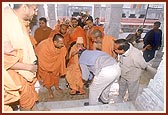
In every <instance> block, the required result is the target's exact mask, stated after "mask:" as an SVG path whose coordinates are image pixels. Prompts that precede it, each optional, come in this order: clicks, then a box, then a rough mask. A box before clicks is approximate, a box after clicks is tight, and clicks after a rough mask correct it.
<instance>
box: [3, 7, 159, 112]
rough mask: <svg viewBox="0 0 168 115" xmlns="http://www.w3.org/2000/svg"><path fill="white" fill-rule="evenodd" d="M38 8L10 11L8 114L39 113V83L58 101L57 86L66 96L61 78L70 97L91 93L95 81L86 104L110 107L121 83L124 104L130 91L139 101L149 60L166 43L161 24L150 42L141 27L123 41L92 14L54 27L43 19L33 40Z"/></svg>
mask: <svg viewBox="0 0 168 115" xmlns="http://www.w3.org/2000/svg"><path fill="white" fill-rule="evenodd" d="M37 10H38V7H37V5H35V4H14V7H13V8H10V7H6V8H5V9H4V13H3V22H2V23H3V26H2V31H3V36H2V37H3V44H4V45H3V47H4V51H3V54H4V66H3V67H2V68H3V69H2V70H3V73H4V76H3V77H4V84H3V85H4V110H5V111H13V110H14V106H15V105H19V107H20V110H21V111H38V108H37V105H36V103H37V102H38V93H37V92H36V90H35V84H37V83H39V85H43V86H44V87H46V88H47V89H48V92H49V96H48V97H49V98H51V99H52V98H54V93H53V90H52V88H51V87H52V86H54V87H55V90H56V91H57V92H59V93H62V90H63V89H61V88H60V87H59V80H60V78H61V77H65V79H66V81H67V83H68V85H69V88H70V92H69V94H70V95H83V94H85V90H84V87H85V85H88V84H87V83H90V85H89V86H88V87H89V102H86V103H84V105H85V106H88V105H96V104H98V103H103V104H107V103H109V100H110V98H109V92H110V87H111V86H112V84H113V83H114V82H115V81H116V80H117V81H118V83H119V95H118V98H119V100H120V101H119V102H123V98H124V96H125V94H126V91H127V90H128V95H129V96H128V101H134V100H135V99H136V97H137V94H138V88H139V80H140V75H141V72H142V70H147V69H148V64H147V62H149V61H150V60H152V59H153V58H154V55H155V52H156V50H158V49H159V48H160V47H161V45H162V44H161V43H162V31H161V30H160V29H159V27H160V25H161V23H160V22H158V21H157V22H155V23H154V27H153V29H151V30H150V31H149V32H147V33H146V35H145V37H144V38H141V34H142V32H143V29H141V28H139V29H137V31H136V32H135V33H134V34H130V35H128V36H127V37H126V38H123V39H118V38H115V37H113V36H110V35H105V33H104V28H103V26H102V25H101V24H99V22H98V20H99V18H96V19H95V20H96V22H95V23H94V22H93V18H92V16H90V15H89V14H88V13H86V14H82V15H81V16H80V18H77V17H74V16H72V17H71V19H70V20H64V21H63V22H62V21H60V20H58V22H57V23H56V25H55V28H53V29H52V28H50V27H48V26H47V20H46V18H45V17H41V18H40V19H39V28H37V29H36V30H35V34H34V36H32V35H30V33H29V23H30V22H29V21H30V20H31V19H32V18H33V16H34V15H37ZM13 28H16V29H13ZM32 39H33V40H32ZM32 41H33V42H32ZM140 42H143V43H144V46H143V49H138V48H137V47H136V44H138V43H140ZM134 73H136V74H134ZM16 102H18V103H16Z"/></svg>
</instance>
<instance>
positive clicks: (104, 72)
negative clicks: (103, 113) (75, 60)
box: [79, 50, 121, 105]
mask: <svg viewBox="0 0 168 115" xmlns="http://www.w3.org/2000/svg"><path fill="white" fill-rule="evenodd" d="M79 64H80V68H81V71H82V77H83V80H85V81H87V80H88V79H92V82H91V84H90V86H89V103H85V104H84V105H95V104H98V102H99V101H100V100H101V102H102V103H108V102H109V93H110V87H111V85H112V83H113V82H114V81H115V80H116V79H118V78H119V76H120V74H121V69H120V67H119V65H118V64H117V61H116V60H115V59H114V58H113V57H111V56H110V55H108V54H106V53H105V52H102V51H98V50H85V51H83V52H82V53H81V54H80V58H79ZM91 76H92V77H91ZM89 77H91V78H89Z"/></svg>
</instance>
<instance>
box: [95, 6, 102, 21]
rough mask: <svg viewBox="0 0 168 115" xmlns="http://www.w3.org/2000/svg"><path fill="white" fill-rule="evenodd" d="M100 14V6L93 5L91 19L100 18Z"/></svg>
mask: <svg viewBox="0 0 168 115" xmlns="http://www.w3.org/2000/svg"><path fill="white" fill-rule="evenodd" d="M100 14H101V4H94V15H93V18H94V19H95V18H96V17H100Z"/></svg>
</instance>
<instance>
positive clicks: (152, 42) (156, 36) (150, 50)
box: [143, 21, 162, 62]
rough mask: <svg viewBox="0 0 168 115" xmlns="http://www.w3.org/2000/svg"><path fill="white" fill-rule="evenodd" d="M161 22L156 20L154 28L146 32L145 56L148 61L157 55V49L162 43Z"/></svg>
mask: <svg viewBox="0 0 168 115" xmlns="http://www.w3.org/2000/svg"><path fill="white" fill-rule="evenodd" d="M160 25H161V23H160V22H158V21H157V22H155V23H154V26H153V29H152V30H150V31H149V32H147V33H146V35H145V37H144V39H143V41H144V46H143V48H144V51H143V57H144V59H145V61H146V62H149V61H150V60H152V59H153V58H154V56H155V51H156V50H158V49H159V48H160V47H161V45H162V30H160V29H159V27H160Z"/></svg>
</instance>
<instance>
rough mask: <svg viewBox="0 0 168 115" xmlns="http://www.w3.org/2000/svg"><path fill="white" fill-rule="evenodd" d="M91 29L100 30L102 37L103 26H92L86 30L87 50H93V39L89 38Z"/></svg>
mask: <svg viewBox="0 0 168 115" xmlns="http://www.w3.org/2000/svg"><path fill="white" fill-rule="evenodd" d="M93 30H100V31H101V32H102V34H103V37H104V28H103V27H101V26H93V27H92V28H91V29H90V30H88V32H87V34H86V38H87V49H89V50H93V40H92V38H91V33H92V31H93Z"/></svg>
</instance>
